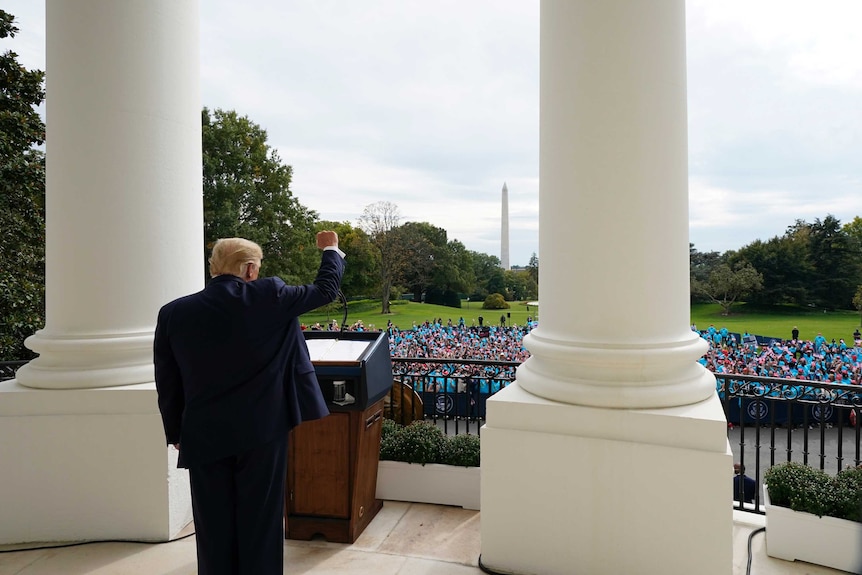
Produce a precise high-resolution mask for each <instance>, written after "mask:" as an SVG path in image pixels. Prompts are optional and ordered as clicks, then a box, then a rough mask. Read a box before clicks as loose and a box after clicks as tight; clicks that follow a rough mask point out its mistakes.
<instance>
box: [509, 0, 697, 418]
mask: <svg viewBox="0 0 862 575" xmlns="http://www.w3.org/2000/svg"><path fill="white" fill-rule="evenodd" d="M540 99H541V107H540V110H541V115H540V122H541V136H540V147H541V155H540V181H541V190H540V215H539V248H540V252H541V253H542V281H541V284H540V286H539V300H540V302H541V306H542V321H541V325H540V326H539V328H538V329H536V330H534V331H533V332H532V334H531V335H530V336H528V338H527V340H526V346H527V348H528V349H529V350H530V352H531V355H532V357H531V358H530V359H529V360H528V361H527V362H526V363H525V365H524V366H522V367H521V369H520V370H519V372H518V382H519V383H520V384H521V385H522V386H523V387H524V389H526V390H528V391H530V392H531V393H534V394H537V395H540V396H542V397H546V398H549V399H554V400H558V401H563V402H569V403H576V404H582V405H595V406H607V407H665V406H673V405H684V404H688V403H694V402H697V401H701V400H703V399H706V398H707V397H709V395H710V394H712V393H714V380H712V378H711V377H710V376H709V373H708V372H706V370H704V369H703V368H702V367H701V366H700V365H699V364H697V363H696V360H697V358H698V357H699V356H701V355H702V354H703V353H704V352H705V344H704V342H702V341H701V340H700V338H698V337H697V336H696V334H694V333H692V332H691V330H690V329H689V325H690V322H689V294H688V291H689V272H688V268H689V262H688V253H689V249H688V185H687V177H688V174H687V120H686V73H685V5H684V1H683V0H657V1H655V2H632V1H630V0H607V1H603V2H586V1H569V0H560V1H557V0H548V1H544V2H543V3H542V11H541V96H540Z"/></svg>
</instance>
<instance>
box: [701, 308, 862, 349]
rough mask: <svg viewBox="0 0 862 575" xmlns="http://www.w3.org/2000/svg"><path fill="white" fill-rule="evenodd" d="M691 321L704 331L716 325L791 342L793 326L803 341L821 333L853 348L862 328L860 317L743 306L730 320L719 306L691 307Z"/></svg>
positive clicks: (839, 313)
mask: <svg viewBox="0 0 862 575" xmlns="http://www.w3.org/2000/svg"><path fill="white" fill-rule="evenodd" d="M691 321H692V322H693V323H695V324H697V328H698V329H701V330H703V329H706V328H707V327H709V324H713V325H715V327H717V328H719V329H720V328H722V327H727V329H729V330H730V331H735V332H739V333H743V332H744V331H746V330H748V332H749V333H752V334H754V335H765V336H771V337H780V338H783V339H790V331H791V330H792V329H793V326H797V327H798V328H799V337H800V338H801V339H806V340H813V339H814V338H815V337H816V336H817V334H818V333H823V336H824V337H825V338H826V340H827V341H829V340H832V339H835V341H838V340H839V339H841V338H842V337H843V338H844V341H846V342H848V343H850V344H851V345H852V342H853V331H854V330H855V329H856V328H857V327H859V313H858V312H855V311H827V312H824V311H823V310H813V309H811V310H810V309H806V308H800V307H791V306H787V307H783V306H778V307H770V308H766V309H764V308H761V309H758V308H752V307H749V306H747V305H745V304H739V305H735V306H733V307H732V308H731V315H730V316H722V315H721V308H720V307H719V306H718V305H717V304H694V305H693V306H692V307H691ZM860 331H862V330H860Z"/></svg>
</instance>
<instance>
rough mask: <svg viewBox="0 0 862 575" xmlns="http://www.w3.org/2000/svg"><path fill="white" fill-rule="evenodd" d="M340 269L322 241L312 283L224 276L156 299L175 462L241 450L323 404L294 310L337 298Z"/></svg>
mask: <svg viewBox="0 0 862 575" xmlns="http://www.w3.org/2000/svg"><path fill="white" fill-rule="evenodd" d="M343 271H344V260H343V258H342V257H341V255H340V254H339V253H338V252H337V251H334V250H325V251H324V252H323V256H322V260H321V264H320V269H319V270H318V272H317V278H316V279H315V280H314V283H313V284H311V285H305V286H289V285H286V284H285V283H284V282H283V281H282V280H281V279H280V278H277V277H270V278H261V279H258V280H255V281H252V282H245V281H243V280H242V279H241V278H239V277H237V276H232V275H220V276H216V277H214V278H212V279H211V280H210V282H209V283H208V284H207V286H206V288H204V289H203V290H202V291H200V292H198V293H195V294H192V295H188V296H185V297H182V298H179V299H177V300H174V301H172V302H170V303H168V304H167V305H165V306H164V307H162V309H161V310H160V311H159V317H158V323H157V325H156V332H155V340H154V344H153V356H154V363H155V377H156V390H157V392H158V402H159V411H160V412H161V415H162V422H163V424H164V428H165V436H166V438H167V443H168V444H173V443H179V444H180V461H179V464H178V466H179V467H189V466H192V465H197V464H202V463H210V462H213V461H216V460H218V459H221V458H223V457H227V456H230V455H236V454H238V453H242V452H243V451H247V450H248V449H251V448H252V447H255V446H258V445H262V444H264V443H267V442H269V441H272V440H274V439H276V438H277V437H284V436H286V434H287V432H288V431H289V430H290V429H291V428H292V427H294V426H295V425H298V424H299V423H301V422H302V421H305V420H311V419H318V418H320V417H323V416H325V415H327V414H328V413H329V411H328V410H327V408H326V403H325V402H324V400H323V396H322V394H321V392H320V387H319V386H318V383H317V377H316V375H315V372H314V366H313V365H312V363H311V360H310V358H309V355H308V347H307V346H306V344H305V338H304V337H303V335H302V331H301V329H300V325H299V319H298V318H299V316H300V315H301V314H303V313H307V312H309V311H311V310H313V309H316V308H318V307H320V306H322V305H325V304H327V303H329V302H331V301H333V300H334V299H335V298H336V296H337V294H338V289H339V286H340V283H341V276H342V273H343Z"/></svg>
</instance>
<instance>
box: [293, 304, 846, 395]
mask: <svg viewBox="0 0 862 575" xmlns="http://www.w3.org/2000/svg"><path fill="white" fill-rule="evenodd" d="M479 319H480V322H479V324H476V322H475V321H471V322H470V323H471V325H466V324H465V322H464V318H463V317H462V318H459V319H458V320H457V321H453V320H452V319H449V320H446V321H444V320H443V318H435V319H432V320H430V321H425V322H422V323H420V324H415V323H414V324H413V325H412V326H411V327H408V328H399V327H397V326H395V325H393V324H392V322H391V321H390V322H389V323H388V325H387V328H386V329H387V331H388V333H389V347H390V352H391V354H392V357H415V358H443V359H445V358H450V359H465V360H492V361H512V362H518V363H523V362H524V361H526V360H527V358H529V357H530V352H529V351H528V350H527V348H525V347H524V344H523V339H524V336H525V335H527V334H528V333H530V331H531V330H532V329H533V328H535V327H536V326H537V325H538V322H537V321H535V320H534V319H532V318H527V322H526V324H525V325H517V324H510V325H506V323H505V316H503V317H501V318H500V323H499V325H496V324H495V325H488V324H487V323H486V322H484V321H483V320H482V318H479ZM691 327H692V329H693V330H694V331H696V332H697V333H698V334H699V335H700V336H701V337H702V338H704V339H705V340H706V341H707V343H708V344H709V349H708V351H707V353H706V354H704V356H703V357H702V358H700V360H699V361H700V363H701V364H703V365H704V367H706V368H707V369H709V370H710V371H712V372H714V373H718V374H723V373H739V374H746V375H756V376H761V377H778V378H790V379H803V380H808V381H822V382H831V383H845V384H855V385H862V338H860V334H859V331H858V330H857V331H856V332H855V333H854V334H853V341H852V342H850V343H848V342H847V341H845V340H844V339H840V340H838V341H835V340H834V339H833V340H831V341H827V340H826V338H825V337H823V335H822V334H818V335H817V337H816V338H814V340H803V339H799V337H798V330H797V329H796V328H794V329H793V331H792V336H791V339H786V340H784V339H780V338H760V340H761V341H759V342H758V338H757V337H756V336H754V335H752V334H750V333H748V332H745V333H742V334H735V333H731V332H730V331H729V330H728V329H727V328H725V327H722V328H716V327H715V326H714V325H710V326H709V328H707V329H705V330H698V329H697V327H696V326H694V325H693V326H691ZM308 329H325V330H338V329H340V327H339V324H338V322H337V321H335V320H332V323H330V324H327V325H323V326H321V325H320V324H316V325H313V326H309V327H308ZM346 329H348V330H351V331H367V330H368V329H372V330H373V329H375V328H374V327H373V326H371V327H370V328H369V327H367V326H365V325H364V324H363V323H362V321H357V322H354V323H353V324H352V325H350V326H347V327H346ZM764 340H765V341H764Z"/></svg>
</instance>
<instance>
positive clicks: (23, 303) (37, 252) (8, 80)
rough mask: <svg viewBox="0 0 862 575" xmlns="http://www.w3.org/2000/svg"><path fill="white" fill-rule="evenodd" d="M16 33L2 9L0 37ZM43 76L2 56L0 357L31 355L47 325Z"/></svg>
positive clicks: (14, 57)
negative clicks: (30, 345)
mask: <svg viewBox="0 0 862 575" xmlns="http://www.w3.org/2000/svg"><path fill="white" fill-rule="evenodd" d="M17 32H18V28H16V27H15V26H14V25H13V16H12V15H11V14H9V13H7V12H4V11H3V10H0V38H7V37H13V38H14V37H15V35H16V34H17ZM44 78H45V74H44V72H41V71H39V70H26V69H25V68H24V67H23V66H21V65H20V64H19V63H18V55H17V54H15V53H14V52H12V51H7V52H5V53H4V54H2V55H0V360H18V359H31V358H32V357H33V355H34V354H33V353H32V352H30V351H29V350H27V349H26V348H25V347H24V339H25V338H26V337H27V336H30V335H32V334H33V333H35V331H36V330H37V329H39V328H41V327H42V326H43V325H44V314H45V311H44V310H45V154H44V153H43V152H42V151H41V150H39V149H37V146H40V145H41V144H42V143H43V142H44V140H45V125H44V124H43V123H42V119H41V117H40V116H39V114H38V112H37V111H36V108H37V107H38V106H39V105H40V104H41V103H42V101H43V100H44V98H45V90H44Z"/></svg>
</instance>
